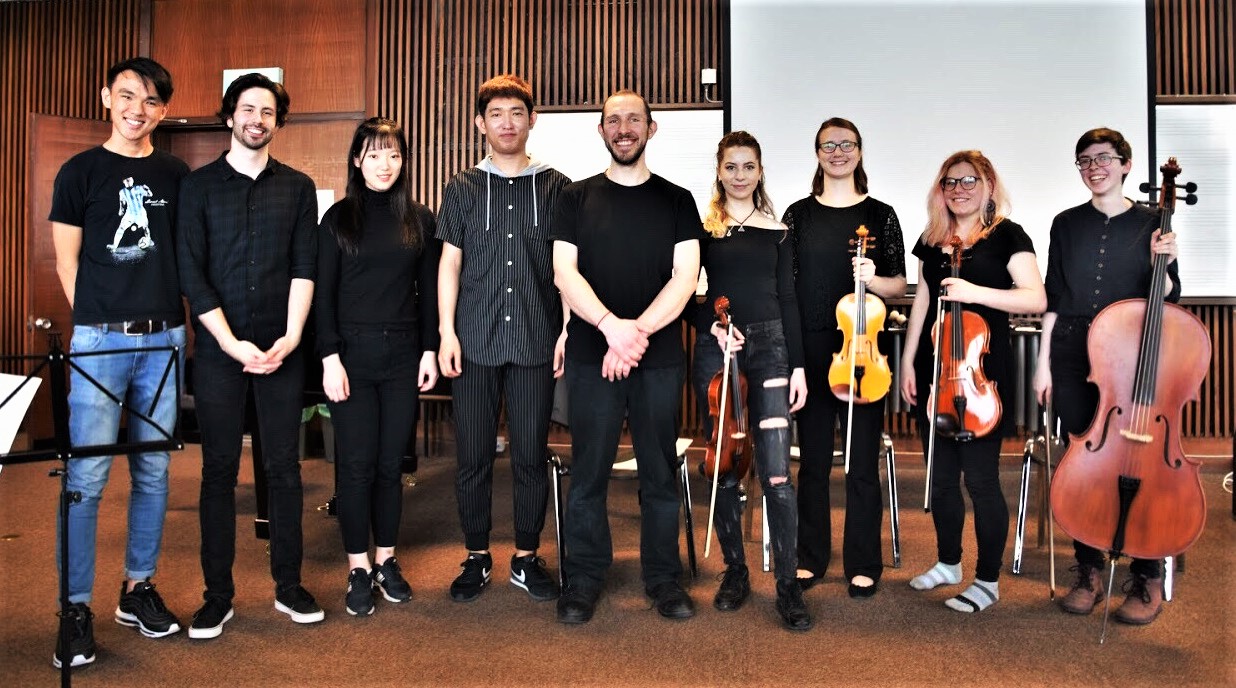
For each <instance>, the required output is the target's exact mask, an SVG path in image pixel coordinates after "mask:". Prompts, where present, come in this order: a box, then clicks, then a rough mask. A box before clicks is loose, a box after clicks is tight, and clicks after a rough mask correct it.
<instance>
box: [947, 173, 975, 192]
mask: <svg viewBox="0 0 1236 688" xmlns="http://www.w3.org/2000/svg"><path fill="white" fill-rule="evenodd" d="M958 184H961V188H963V189H965V190H966V191H969V190H970V189H973V188H974V187H976V186H978V177H975V176H974V175H971V174H968V175H966V176H964V177H962V178H961V179H957V178H955V177H945V178H944V179H941V180H940V188H941V189H944V190H945V191H952V190H953V189H956V188H957V185H958Z"/></svg>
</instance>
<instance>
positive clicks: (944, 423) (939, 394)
mask: <svg viewBox="0 0 1236 688" xmlns="http://www.w3.org/2000/svg"><path fill="white" fill-rule="evenodd" d="M949 245H950V246H952V249H953V253H952V255H951V256H950V260H949V265H950V266H951V268H952V276H953V277H960V276H961V260H962V253H963V252H962V241H961V237H958V236H954V237H953V238H952V239H951V240H950V241H949ZM935 328H938V329H933V330H932V332H933V336H935V337H936V342H937V345H936V357H937V359H938V361H937V370H938V375H937V378H936V388H935V395H934V398H935V402H934V404H935V411H934V413H935V430H936V432H937V433H939V434H940V435H941V436H942V437H951V438H953V439H955V440H958V441H960V442H965V441H969V440H972V439H974V438H976V437H983V436H985V435H988V434H990V433H991V431H992V430H995V429H996V428H997V427H998V426H999V425H1000V416H1001V413H1002V406H1001V404H1000V395H999V394H998V393H997V392H996V383H995V382H992V381H991V380H988V379H987V376H986V375H984V374H983V355H984V354H986V353H987V351H988V348H987V343H988V342H989V341H991V330H989V329H988V327H987V321H985V320H983V316H981V315H979V314H978V313H975V312H974V311H968V310H964V309H962V307H961V303H960V302H957V301H950V302H948V306H947V311H946V312H945V313H944V316H943V319H942V320H940V321H938V322H937V323H936V324H935Z"/></svg>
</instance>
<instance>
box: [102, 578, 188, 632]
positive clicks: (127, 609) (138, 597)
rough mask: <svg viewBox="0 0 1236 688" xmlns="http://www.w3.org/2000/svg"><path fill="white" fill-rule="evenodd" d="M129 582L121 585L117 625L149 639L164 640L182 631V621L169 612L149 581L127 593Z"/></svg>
mask: <svg viewBox="0 0 1236 688" xmlns="http://www.w3.org/2000/svg"><path fill="white" fill-rule="evenodd" d="M126 587H128V583H127V582H123V583H121V584H120V604H119V605H118V606H117V607H116V623H118V624H120V625H121V626H129V627H134V628H137V630H139V631H141V633H142V635H144V636H146V637H147V638H162V637H163V636H167V635H171V634H173V633H175V632H176V631H179V630H180V620H179V619H177V618H176V615H175V614H173V613H171V612H170V611H168V610H167V606H166V605H164V604H163V598H162V597H160V596H159V591H157V590H155V586H154V584H153V583H151V582H150V581H149V580H144V581H142V582H140V583H138V584H137V585H136V586H134V587H133V592H125V588H126Z"/></svg>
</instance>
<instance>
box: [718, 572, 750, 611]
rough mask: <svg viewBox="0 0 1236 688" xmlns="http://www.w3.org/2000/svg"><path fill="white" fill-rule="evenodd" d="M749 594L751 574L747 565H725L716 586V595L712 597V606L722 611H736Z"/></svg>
mask: <svg viewBox="0 0 1236 688" xmlns="http://www.w3.org/2000/svg"><path fill="white" fill-rule="evenodd" d="M750 594H751V574H750V573H748V571H747V565H746V564H734V565H733V566H727V567H725V573H724V574H722V577H721V587H719V588H717V595H716V597H714V598H713V599H712V606H714V607H716V608H717V610H718V611H722V612H732V611H737V609H738V608H739V607H741V606H742V603H743V602H746V601H747V596H748V595H750Z"/></svg>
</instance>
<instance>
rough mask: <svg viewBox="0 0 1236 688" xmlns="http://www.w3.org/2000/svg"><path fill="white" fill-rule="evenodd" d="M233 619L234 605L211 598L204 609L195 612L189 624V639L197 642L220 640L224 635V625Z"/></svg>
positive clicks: (203, 606)
mask: <svg viewBox="0 0 1236 688" xmlns="http://www.w3.org/2000/svg"><path fill="white" fill-rule="evenodd" d="M231 619H232V603H230V602H226V601H224V600H221V599H219V598H217V597H211V598H209V599H207V600H206V604H204V605H202V608H201V609H199V610H197V611H196V612H194V614H193V623H191V624H189V637H190V638H194V639H197V640H208V639H210V638H218V637H219V635H220V634H221V633H223V624H225V623H227V622H228V621H231Z"/></svg>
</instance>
